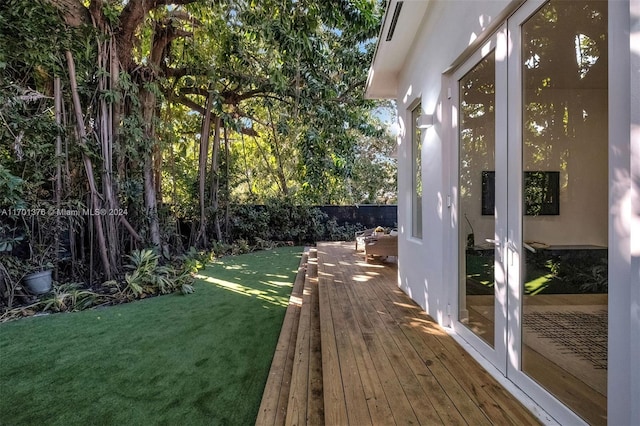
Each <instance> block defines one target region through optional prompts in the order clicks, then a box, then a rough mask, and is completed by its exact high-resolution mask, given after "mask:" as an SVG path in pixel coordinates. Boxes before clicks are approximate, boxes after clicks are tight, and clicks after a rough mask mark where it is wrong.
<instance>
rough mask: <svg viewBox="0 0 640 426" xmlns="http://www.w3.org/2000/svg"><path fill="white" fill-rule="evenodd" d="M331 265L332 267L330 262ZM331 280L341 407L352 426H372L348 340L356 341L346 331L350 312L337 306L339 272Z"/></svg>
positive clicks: (353, 334) (341, 282) (340, 283)
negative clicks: (344, 407) (342, 399)
mask: <svg viewBox="0 0 640 426" xmlns="http://www.w3.org/2000/svg"><path fill="white" fill-rule="evenodd" d="M332 263H334V264H335V263H336V262H335V259H332ZM332 274H333V280H332V282H331V283H330V285H329V286H328V289H329V297H330V303H331V306H332V312H333V320H334V326H335V325H336V324H338V325H339V326H338V328H337V329H336V330H335V333H336V342H337V348H338V356H339V361H340V371H341V374H342V385H343V388H344V395H345V404H346V406H347V416H348V418H349V423H350V424H353V425H367V424H372V423H373V422H372V419H371V415H370V414H369V407H368V405H367V399H366V396H365V389H364V386H363V383H362V379H361V377H360V369H359V368H358V361H357V360H356V358H357V356H356V351H354V347H353V345H352V340H355V339H357V336H356V330H354V329H353V328H352V327H348V324H349V317H350V316H351V312H349V311H348V310H346V311H345V310H344V309H343V308H342V306H341V301H340V297H339V294H338V293H339V292H340V291H341V288H343V287H344V285H345V282H344V280H343V278H342V276H341V273H340V270H339V268H334V270H333V271H332Z"/></svg>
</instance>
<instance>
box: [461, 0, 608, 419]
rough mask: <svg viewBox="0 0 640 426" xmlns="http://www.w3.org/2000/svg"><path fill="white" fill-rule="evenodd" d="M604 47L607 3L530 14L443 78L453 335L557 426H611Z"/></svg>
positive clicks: (533, 9) (538, 4) (554, 6)
mask: <svg viewBox="0 0 640 426" xmlns="http://www.w3.org/2000/svg"><path fill="white" fill-rule="evenodd" d="M607 47H608V45H607V2H606V1H598V0H575V1H572V2H566V1H562V0H549V1H540V0H530V1H528V2H526V3H525V4H524V5H523V6H522V7H521V8H520V9H518V10H517V11H516V12H515V13H514V14H513V15H512V16H510V17H509V19H508V20H507V22H505V23H504V25H502V26H501V27H500V28H498V29H497V30H496V31H495V33H494V34H493V36H491V37H490V38H488V39H487V40H486V41H485V43H484V44H482V45H481V46H480V47H479V48H478V49H477V51H476V52H475V53H473V54H472V55H471V56H470V57H469V58H468V59H467V60H466V61H465V62H464V63H463V64H462V65H461V66H460V67H459V68H458V69H457V70H456V71H455V72H454V73H453V75H452V78H451V81H452V89H453V90H452V101H453V102H452V114H451V115H452V118H453V120H452V122H453V127H454V128H455V134H456V136H457V138H456V139H457V144H455V145H454V146H455V148H454V155H453V158H455V165H454V167H453V169H454V170H455V173H454V174H452V180H453V185H452V186H453V187H454V188H456V190H457V196H456V197H455V199H456V201H457V202H456V203H454V209H453V210H452V214H453V215H454V216H453V219H454V220H453V221H452V223H453V224H454V228H455V233H456V236H457V242H458V243H457V277H458V292H457V293H458V297H457V300H456V302H457V306H456V308H457V309H455V311H456V312H455V314H456V315H457V316H456V318H457V321H455V322H454V327H455V329H456V332H457V333H458V334H459V335H461V336H462V337H463V338H464V339H465V340H467V341H468V342H469V343H470V344H471V345H472V346H473V347H474V348H475V349H476V350H477V351H478V352H480V354H481V355H482V356H483V357H484V358H485V359H487V360H489V361H490V362H491V363H492V364H493V365H494V366H495V367H496V368H497V369H498V370H499V371H500V372H502V374H504V375H505V376H506V377H507V378H508V379H509V380H511V381H512V382H514V383H515V384H516V385H517V386H518V387H519V388H520V389H522V390H523V391H524V392H525V393H527V394H528V395H529V396H530V397H531V398H532V399H533V400H535V401H536V402H537V403H539V404H540V405H541V406H543V407H545V409H546V410H547V411H548V412H549V413H550V414H551V415H552V416H553V417H554V418H555V419H556V420H558V421H559V422H560V423H563V424H576V423H580V422H581V421H586V422H588V423H590V424H606V418H607V417H606V405H607V403H606V393H607V372H606V371H607V353H606V352H607V339H608V337H607V313H608V311H607V289H608V283H607V262H606V260H607V253H608V248H607V244H608V216H607V212H608V210H607V209H608V189H607V182H608V160H607V152H608V140H607V122H608V110H607V100H608V69H607V64H608V55H607ZM455 304H456V303H454V305H455Z"/></svg>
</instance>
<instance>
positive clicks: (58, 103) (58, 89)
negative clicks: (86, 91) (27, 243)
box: [9, 77, 62, 306]
mask: <svg viewBox="0 0 640 426" xmlns="http://www.w3.org/2000/svg"><path fill="white" fill-rule="evenodd" d="M53 98H54V101H53V103H54V111H55V117H56V125H57V126H58V127H61V126H62V84H61V81H60V77H55V78H54V79H53ZM55 202H56V209H58V210H60V204H61V202H62V136H61V135H60V133H58V136H56V186H55ZM60 221H61V218H60V215H56V235H55V237H54V238H55V250H56V255H57V254H58V253H60ZM54 279H55V280H56V281H57V280H58V268H57V266H56V270H55V271H54ZM9 306H11V305H9Z"/></svg>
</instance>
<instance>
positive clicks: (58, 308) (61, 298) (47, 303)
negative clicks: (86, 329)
mask: <svg viewBox="0 0 640 426" xmlns="http://www.w3.org/2000/svg"><path fill="white" fill-rule="evenodd" d="M106 299H108V296H105V295H101V294H98V293H95V292H93V291H91V290H87V289H83V288H82V284H81V283H68V284H54V285H53V291H52V292H51V294H50V295H49V296H47V297H46V298H45V299H43V300H41V301H40V302H38V303H36V304H35V305H33V308H35V309H38V310H41V311H43V312H74V311H82V310H84V309H87V308H90V307H93V306H95V305H97V304H99V303H101V302H103V301H105V300H106Z"/></svg>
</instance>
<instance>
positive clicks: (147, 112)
mask: <svg viewBox="0 0 640 426" xmlns="http://www.w3.org/2000/svg"><path fill="white" fill-rule="evenodd" d="M140 103H141V105H142V118H143V120H144V123H145V125H144V135H145V139H146V141H145V142H146V144H148V145H149V146H146V147H145V148H144V164H143V179H144V205H145V208H146V210H147V218H148V221H149V234H150V235H149V236H150V237H151V243H152V244H153V245H154V246H156V247H158V248H161V246H162V240H161V237H160V218H159V217H158V200H157V196H156V191H157V189H156V186H155V179H154V177H155V175H154V171H153V165H154V163H153V151H154V149H155V144H156V143H157V142H156V140H155V130H154V126H153V117H154V113H155V110H156V97H155V95H154V94H153V93H152V92H151V91H150V90H147V89H144V88H143V89H141V90H140Z"/></svg>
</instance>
